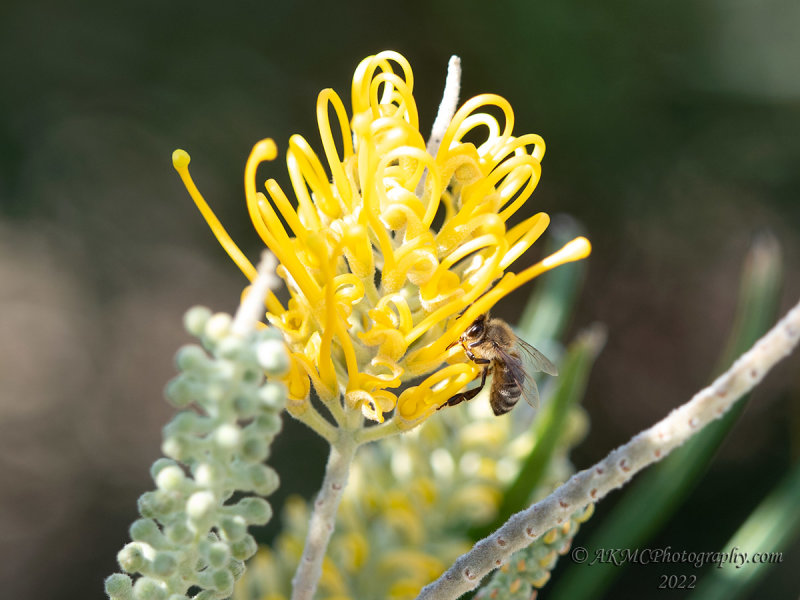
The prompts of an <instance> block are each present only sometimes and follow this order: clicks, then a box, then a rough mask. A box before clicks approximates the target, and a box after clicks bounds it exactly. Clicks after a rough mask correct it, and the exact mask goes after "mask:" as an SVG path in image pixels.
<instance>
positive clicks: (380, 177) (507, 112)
mask: <svg viewBox="0 0 800 600" xmlns="http://www.w3.org/2000/svg"><path fill="white" fill-rule="evenodd" d="M413 85H414V79H413V74H412V71H411V67H410V65H409V64H408V62H407V61H406V59H405V58H403V57H402V56H401V55H399V54H397V53H396V52H381V53H380V54H377V55H375V56H370V57H368V58H366V59H364V60H363V61H362V62H361V64H360V65H359V66H358V68H357V69H356V71H355V74H354V76H353V85H352V95H351V102H352V116H348V114H347V112H346V110H345V106H344V103H343V102H342V100H341V98H340V97H339V96H338V95H337V94H336V92H334V91H333V90H331V89H326V90H323V91H322V92H321V93H320V94H319V97H318V99H317V121H318V123H319V132H320V137H321V141H322V149H323V153H324V162H323V160H321V159H320V157H319V156H318V155H317V154H316V153H315V152H314V151H313V150H312V148H311V145H310V144H309V143H308V142H307V141H306V140H305V139H304V138H303V137H301V136H299V135H293V136H292V137H291V138H290V139H289V149H288V151H287V153H286V163H287V167H288V170H289V176H290V179H291V182H292V187H293V188H294V194H295V197H296V199H297V202H296V204H294V203H292V202H291V201H290V200H289V198H288V197H287V196H286V195H285V194H284V192H283V191H282V190H281V188H280V187H279V186H278V184H277V183H276V182H275V180H274V179H269V180H267V181H266V184H265V188H264V191H258V190H257V182H256V169H257V168H258V166H259V164H261V163H262V162H264V161H270V160H273V159H274V158H275V157H276V156H277V149H276V147H275V144H274V142H273V141H272V140H270V139H266V140H262V141H260V142H259V143H257V144H256V145H255V147H254V148H253V151H252V153H251V154H250V158H249V159H248V161H247V165H246V167H245V195H246V198H247V207H248V210H249V213H250V217H251V219H252V221H253V224H254V226H255V228H256V230H257V231H258V233H259V235H260V236H261V238H262V239H263V240H264V243H265V244H266V245H267V246H268V247H269V249H270V250H271V251H272V252H273V253H274V254H275V256H276V257H277V259H278V261H279V263H280V265H279V267H278V270H277V272H278V275H279V276H280V277H281V278H283V280H284V281H285V282H286V285H287V287H288V289H289V292H290V294H291V299H290V300H289V302H288V306H286V307H284V306H283V305H282V304H281V303H280V302H279V301H278V299H277V298H276V297H275V296H273V295H270V297H269V298H268V300H267V303H266V304H267V311H268V313H267V317H268V319H269V321H270V322H271V323H272V324H273V325H275V326H276V327H278V328H280V329H281V330H282V331H283V333H284V336H285V339H286V341H287V344H288V346H289V350H290V354H291V369H290V372H289V374H288V376H287V385H288V388H289V394H290V405H289V409H290V411H291V412H292V413H293V414H295V415H302V414H303V413H305V412H307V411H314V410H315V409H314V408H313V406H312V405H311V403H310V401H309V394H310V388H311V385H313V386H314V389H315V390H316V392H317V394H318V395H319V397H320V398H321V399H322V401H323V402H324V403H325V404H326V405H327V406H328V408H329V409H330V411H331V413H332V415H333V416H334V418H335V419H336V420H337V421H339V422H342V419H344V418H345V415H346V412H345V409H355V408H360V409H361V410H362V411H363V414H364V415H365V416H366V417H368V418H370V419H372V420H374V421H378V422H382V421H383V420H384V415H386V414H387V413H390V412H392V411H395V419H396V421H397V424H398V425H399V426H400V427H401V428H406V427H411V426H414V425H416V424H417V423H419V422H420V421H421V420H423V419H424V418H426V417H427V416H429V415H431V414H432V413H433V412H434V411H435V410H436V408H437V407H438V406H440V405H441V404H442V403H443V402H445V401H446V400H447V399H448V398H450V397H451V396H452V395H454V394H456V393H458V392H459V391H460V390H462V389H463V388H464V387H465V386H466V385H467V383H468V382H470V381H471V380H473V379H474V378H475V377H476V376H477V375H478V373H479V372H480V370H479V367H478V366H476V365H475V364H473V363H472V362H469V361H465V360H464V359H463V353H462V351H461V350H460V348H458V347H454V348H453V349H452V350H451V351H450V357H452V358H455V357H456V355H458V356H459V357H461V361H460V362H455V363H454V364H448V365H447V366H444V367H443V368H440V366H441V365H442V363H443V362H445V360H447V359H448V355H447V350H446V348H447V346H448V345H449V344H450V343H451V342H452V341H453V340H455V339H456V338H457V337H458V336H459V335H460V334H461V333H462V332H463V331H464V330H465V329H466V328H467V327H468V326H469V325H470V324H471V322H472V321H473V320H474V319H475V317H477V316H478V315H480V314H482V313H484V312H486V311H488V310H489V309H490V308H491V307H492V306H493V305H494V304H495V303H496V302H497V301H498V300H499V299H500V298H502V297H503V296H505V295H506V294H508V293H509V292H511V291H512V290H514V289H516V288H517V287H519V286H521V285H523V284H524V283H526V282H527V281H530V280H531V279H533V278H534V277H536V276H537V275H539V274H541V273H543V272H545V271H547V270H549V269H552V268H553V267H555V266H557V265H559V264H562V263H564V262H568V261H572V260H577V259H580V258H583V257H585V256H587V255H588V254H589V251H590V246H589V243H588V241H587V240H585V239H584V238H577V239H576V240H573V241H572V242H570V243H569V244H567V245H566V246H565V247H564V248H562V249H561V250H560V251H558V252H556V253H555V254H553V255H552V256H549V257H547V258H545V259H544V260H542V261H540V262H539V263H537V264H535V265H533V266H531V267H529V268H528V269H525V270H523V271H521V272H519V273H511V272H509V271H508V269H509V268H510V267H511V266H512V264H513V263H514V261H515V260H516V259H517V258H519V257H520V256H521V255H522V253H523V252H525V250H527V249H528V247H529V246H530V245H531V244H533V242H534V241H535V240H536V239H537V238H538V237H539V236H540V235H541V234H542V232H543V231H544V230H545V228H546V227H547V225H548V222H549V218H548V216H547V215H546V214H544V213H538V214H536V215H534V216H532V217H529V218H527V219H525V220H523V221H522V222H520V223H518V224H516V225H514V226H513V227H509V226H508V225H507V223H508V221H509V219H510V218H511V217H512V215H514V213H515V212H517V211H518V210H519V209H520V208H521V207H522V205H523V204H524V203H525V202H526V201H527V200H528V198H529V197H530V195H531V193H532V192H533V190H534V188H535V187H536V185H537V183H538V182H539V176H540V173H541V168H540V161H541V159H542V156H543V154H544V148H545V147H544V142H543V141H542V139H541V138H540V137H539V136H538V135H533V134H526V135H522V136H519V137H515V136H514V135H512V129H513V125H514V115H513V112H512V110H511V106H510V105H509V103H508V102H507V101H506V100H505V99H503V98H501V97H500V96H496V95H494V94H482V95H480V96H476V97H475V98H472V99H470V100H468V101H467V102H465V103H464V104H463V105H462V106H461V108H459V109H458V111H456V112H455V114H454V115H452V117H451V118H449V122H446V123H445V128H443V130H442V133H441V135H440V138H441V139H440V143H438V144H436V143H435V142H439V140H438V139H437V140H435V141H434V143H433V144H431V143H430V142H429V144H428V146H426V143H425V140H424V139H423V135H422V134H421V133H420V129H419V121H418V115H417V108H416V104H415V102H414V97H413V95H412V90H413ZM456 87H457V86H456ZM456 93H457V92H456ZM444 104H445V103H444V102H443V106H444ZM487 108H490V109H491V111H492V112H495V113H498V114H499V113H502V115H503V119H502V122H499V121H498V120H497V119H496V118H495V116H493V115H492V114H491V113H490V112H488V111H487ZM448 116H450V115H448ZM331 117H333V119H332V118H331ZM332 120H333V123H334V125H332V123H331V121H332ZM466 138H469V139H470V140H472V141H465V139H466ZM475 140H479V141H475ZM173 163H174V165H175V168H176V169H177V170H178V172H179V173H180V175H181V177H182V179H183V181H184V183H185V185H186V187H187V189H188V190H189V192H190V194H191V195H192V197H193V198H194V200H195V202H196V203H197V205H198V207H199V208H200V210H201V212H202V213H203V216H204V217H205V218H206V220H207V221H208V223H209V225H210V226H211V228H212V230H213V231H214V233H215V235H216V236H217V239H218V240H219V241H220V243H221V244H222V245H223V247H224V248H225V250H226V251H227V252H228V254H230V256H231V258H233V260H234V261H235V262H236V264H237V265H238V266H239V268H240V269H241V270H242V271H243V272H244V274H245V275H246V276H247V277H248V278H250V279H251V280H252V279H253V277H254V276H255V269H254V268H253V266H252V264H251V263H250V262H249V261H248V260H247V259H246V258H245V257H244V255H243V254H242V252H241V251H240V250H239V248H238V247H237V246H236V245H235V244H234V243H233V241H232V240H231V239H230V237H229V236H228V235H227V233H226V232H225V230H224V229H223V228H222V226H221V225H220V223H219V221H217V219H216V217H214V215H213V213H212V212H211V210H210V209H209V208H208V205H207V204H206V203H205V201H204V200H203V198H202V196H201V195H200V193H199V192H198V191H197V188H196V187H195V185H194V183H193V182H192V180H191V178H190V176H189V172H188V163H189V156H188V154H186V153H185V152H183V151H182V150H177V151H176V152H175V154H174V155H173ZM498 279H499V281H498V282H497V283H496V284H495V285H494V286H492V284H493V282H495V281H497V280H498ZM465 309H466V312H465V313H464V315H463V317H462V318H456V317H457V315H458V314H459V313H461V312H462V311H464V310H465ZM426 374H427V375H428V376H427V378H425V379H424V380H423V381H422V382H421V383H419V384H418V385H415V386H413V387H410V388H407V389H405V390H404V391H402V393H400V392H399V390H400V388H401V385H402V384H403V382H404V381H407V380H409V379H412V378H418V377H420V376H423V375H426ZM342 397H343V398H344V405H342V403H341V398H342Z"/></svg>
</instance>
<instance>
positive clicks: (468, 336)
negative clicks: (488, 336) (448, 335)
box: [461, 315, 487, 341]
mask: <svg viewBox="0 0 800 600" xmlns="http://www.w3.org/2000/svg"><path fill="white" fill-rule="evenodd" d="M486 318H487V315H480V316H479V317H478V318H477V319H475V320H474V321H473V322H472V325H470V326H469V327H467V330H466V331H465V332H464V333H463V334H461V340H463V341H468V340H473V341H474V340H479V339H480V338H482V337H483V332H484V330H485V329H486Z"/></svg>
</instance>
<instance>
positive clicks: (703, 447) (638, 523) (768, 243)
mask: <svg viewBox="0 0 800 600" xmlns="http://www.w3.org/2000/svg"><path fill="white" fill-rule="evenodd" d="M780 281H781V259H780V250H779V248H778V245H777V242H776V241H775V239H774V238H773V237H772V236H771V235H769V234H763V235H761V236H759V237H758V238H757V239H756V240H754V242H753V245H752V247H751V249H750V251H749V253H748V255H747V258H746V260H745V264H744V268H743V273H742V278H741V282H742V283H741V287H740V294H739V301H738V305H737V314H736V317H735V320H734V326H733V328H732V332H731V335H730V337H729V341H728V344H727V347H726V350H725V351H724V352H723V354H722V356H721V357H720V362H719V367H718V369H717V372H720V371H722V370H723V369H724V368H726V367H727V366H728V365H729V364H730V363H731V362H733V360H734V359H735V358H736V357H737V356H739V355H740V354H742V353H743V352H744V351H745V350H747V349H748V348H750V347H751V346H752V345H753V344H754V343H755V342H756V340H757V339H758V338H759V337H760V336H761V335H763V333H764V332H766V331H767V329H768V328H769V326H770V325H771V324H772V322H773V321H774V320H775V315H776V310H777V304H778V296H779V288H780ZM746 401H747V398H743V399H742V400H740V401H739V402H738V403H737V404H736V405H735V406H734V407H733V408H732V409H731V410H730V411H729V412H728V413H727V414H726V415H725V416H724V417H723V418H721V419H719V420H718V421H716V422H714V423H712V424H711V425H709V426H708V427H706V428H705V430H704V431H702V432H701V433H699V434H698V435H696V436H695V437H694V438H693V439H691V440H690V441H689V442H687V443H686V444H684V445H683V446H682V447H680V448H678V449H677V450H675V451H674V452H672V454H670V455H669V456H668V457H667V458H666V459H664V460H663V461H661V462H660V463H659V464H657V465H655V466H653V467H651V468H650V469H649V470H648V471H646V472H645V473H643V474H642V475H641V476H640V477H639V478H638V479H637V480H636V481H634V482H633V484H632V485H631V487H630V488H629V489H628V491H627V493H626V494H625V495H624V496H623V497H622V499H621V500H620V502H619V503H618V504H617V505H616V506H615V507H614V510H613V511H612V512H611V513H610V514H609V515H607V516H606V517H605V520H604V521H603V525H602V526H601V527H600V528H599V529H597V530H596V531H595V532H594V535H593V536H592V538H591V539H590V540H589V541H588V542H587V543H586V544H584V545H585V547H586V548H587V549H588V551H589V556H593V555H594V552H595V550H597V549H599V548H631V549H633V548H637V547H641V546H642V545H643V543H644V542H646V541H647V540H648V539H649V538H650V537H651V536H652V535H653V534H654V533H656V532H657V531H658V530H659V529H660V528H661V526H662V525H663V524H664V523H665V522H666V521H667V519H669V518H670V517H671V516H672V514H673V512H674V511H675V509H676V508H677V507H678V505H679V504H680V503H681V502H682V501H683V500H684V499H685V498H686V496H687V495H688V493H689V492H690V490H691V489H692V487H693V486H694V485H695V483H696V482H697V481H698V480H699V478H700V476H701V475H702V474H703V473H704V472H705V470H706V468H707V467H708V465H709V463H710V462H711V459H712V458H713V456H714V453H715V452H716V450H717V448H718V447H719V445H720V443H721V442H722V440H723V439H724V438H725V435H726V434H727V433H728V431H729V430H730V428H731V427H732V426H733V424H734V423H735V422H736V420H737V419H738V417H739V415H740V414H741V412H742V410H743V408H744V406H745V403H746ZM622 572H623V568H621V567H618V566H615V565H613V564H608V563H605V564H595V565H592V567H591V568H587V567H586V566H585V565H571V566H570V567H569V568H568V569H567V571H566V572H565V573H564V574H563V575H562V576H561V577H560V578H559V580H558V582H557V583H556V585H554V587H553V589H552V590H551V595H550V596H549V597H550V598H551V599H552V600H582V599H584V598H592V599H594V598H599V597H602V595H603V593H604V592H605V590H606V589H607V588H608V587H609V586H610V585H611V583H612V582H613V581H614V579H616V578H617V577H618V576H619V575H620V574H621V573H622Z"/></svg>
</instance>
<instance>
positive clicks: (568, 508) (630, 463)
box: [417, 303, 800, 600]
mask: <svg viewBox="0 0 800 600" xmlns="http://www.w3.org/2000/svg"><path fill="white" fill-rule="evenodd" d="M799 340H800V303H798V304H796V305H795V306H794V308H792V309H791V310H790V311H789V312H788V314H787V315H786V316H785V317H784V318H783V319H782V320H780V321H779V322H778V323H777V324H776V325H775V326H774V327H773V328H772V329H771V330H770V331H769V332H768V333H767V334H766V335H765V336H764V337H762V338H761V339H760V340H759V341H758V342H756V344H755V345H754V346H753V347H752V348H751V349H750V350H749V351H747V352H746V353H744V354H743V355H742V356H741V357H739V359H738V360H736V362H734V363H733V365H732V366H731V368H730V369H728V370H727V371H726V372H725V373H723V374H722V375H720V376H719V377H717V379H716V380H715V381H714V382H713V383H712V384H711V385H710V386H708V387H706V388H704V389H703V390H701V391H700V392H698V393H697V394H695V396H694V397H693V398H692V399H691V400H689V402H687V403H686V404H684V405H682V406H680V407H678V408H676V409H675V410H673V411H672V412H671V413H670V414H669V415H667V417H666V418H664V419H662V420H661V421H659V422H658V423H656V424H655V425H653V426H652V427H650V428H649V429H646V430H644V431H642V432H641V433H639V434H638V435H636V436H634V437H633V438H632V439H631V440H630V441H629V442H628V443H627V444H625V445H623V446H620V447H619V448H617V449H616V450H613V451H612V452H611V453H610V454H609V455H608V456H606V458H604V459H603V460H601V461H600V462H598V463H597V464H596V465H594V466H593V467H591V468H589V469H585V470H583V471H580V472H579V473H576V474H575V475H573V476H572V477H571V478H570V479H569V481H567V482H566V483H565V484H564V485H562V486H561V487H559V488H558V489H557V490H556V491H555V492H553V493H552V494H551V495H550V496H548V497H547V498H545V499H544V500H542V501H540V502H537V503H536V504H534V505H532V506H530V507H529V508H527V509H526V510H523V511H521V512H518V513H517V514H515V515H513V516H512V517H511V518H510V519H509V520H508V521H506V523H505V524H504V525H503V526H502V527H500V529H498V530H497V531H495V532H494V533H493V534H492V535H490V536H488V537H486V538H484V539H483V540H481V541H479V542H478V543H477V544H476V545H475V546H474V547H473V548H472V550H470V551H469V552H467V553H466V554H464V555H462V556H461V557H459V558H458V559H457V560H456V561H455V563H453V565H452V566H451V567H450V568H449V569H448V570H447V571H446V572H445V573H444V574H443V575H442V576H441V577H440V578H439V579H437V580H436V581H434V582H433V583H431V584H429V585H427V586H426V587H425V588H423V589H422V591H421V592H420V594H419V596H418V597H417V600H452V599H455V598H458V597H460V596H461V595H462V594H465V593H466V592H469V591H470V590H472V589H474V588H475V587H477V585H478V584H479V583H480V581H481V579H482V578H483V577H484V576H485V575H486V574H487V573H489V572H490V571H492V570H494V569H496V568H497V567H499V566H501V565H502V564H503V563H504V562H505V561H507V560H508V558H509V557H510V556H511V554H512V553H514V552H515V551H517V550H519V549H520V548H523V547H525V546H527V545H529V544H531V543H532V542H533V541H534V540H536V539H537V538H538V537H539V536H540V535H542V534H543V533H545V532H546V531H548V530H549V529H551V528H553V527H556V526H557V525H559V524H561V523H562V522H563V521H564V520H565V519H567V518H568V517H569V515H570V514H572V513H573V512H575V510H577V509H579V508H581V507H582V506H586V505H587V504H591V503H594V502H597V501H598V500H599V499H600V498H602V497H604V496H605V495H606V494H608V493H609V492H611V491H612V490H614V489H616V488H618V487H621V486H623V485H624V484H626V483H627V482H628V481H630V480H631V479H632V478H633V476H634V475H635V474H636V473H637V472H639V471H641V470H642V469H644V468H645V467H646V466H648V465H650V464H652V463H654V462H657V461H659V460H661V459H663V458H664V457H665V456H667V455H668V454H669V453H670V452H671V451H672V450H674V449H675V448H677V447H678V446H680V445H681V444H683V443H684V442H686V441H687V440H688V439H689V438H690V437H692V436H693V435H695V434H696V433H698V432H699V431H700V430H702V429H703V428H704V427H705V426H706V425H708V424H709V423H711V422H712V421H714V420H715V419H718V418H720V417H721V416H722V415H724V414H725V413H726V412H727V411H728V410H729V409H730V408H731V407H732V406H733V404H734V403H735V402H736V401H737V400H738V399H739V398H741V397H742V396H743V395H745V394H747V393H748V392H749V391H750V390H752V389H753V388H754V387H755V386H756V385H757V384H758V383H759V382H760V381H761V380H762V379H763V378H764V376H765V375H766V374H767V373H768V372H769V370H770V369H771V368H772V367H773V366H775V364H777V363H778V362H779V361H780V360H781V359H783V358H784V357H786V356H788V355H789V354H790V353H791V352H792V350H794V348H795V346H797V343H798V341H799Z"/></svg>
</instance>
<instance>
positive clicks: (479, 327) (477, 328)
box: [467, 323, 483, 337]
mask: <svg viewBox="0 0 800 600" xmlns="http://www.w3.org/2000/svg"><path fill="white" fill-rule="evenodd" d="M482 331H483V323H474V324H472V325H470V327H469V329H467V335H468V336H469V337H478V336H479V335H480V334H481V332H482Z"/></svg>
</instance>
